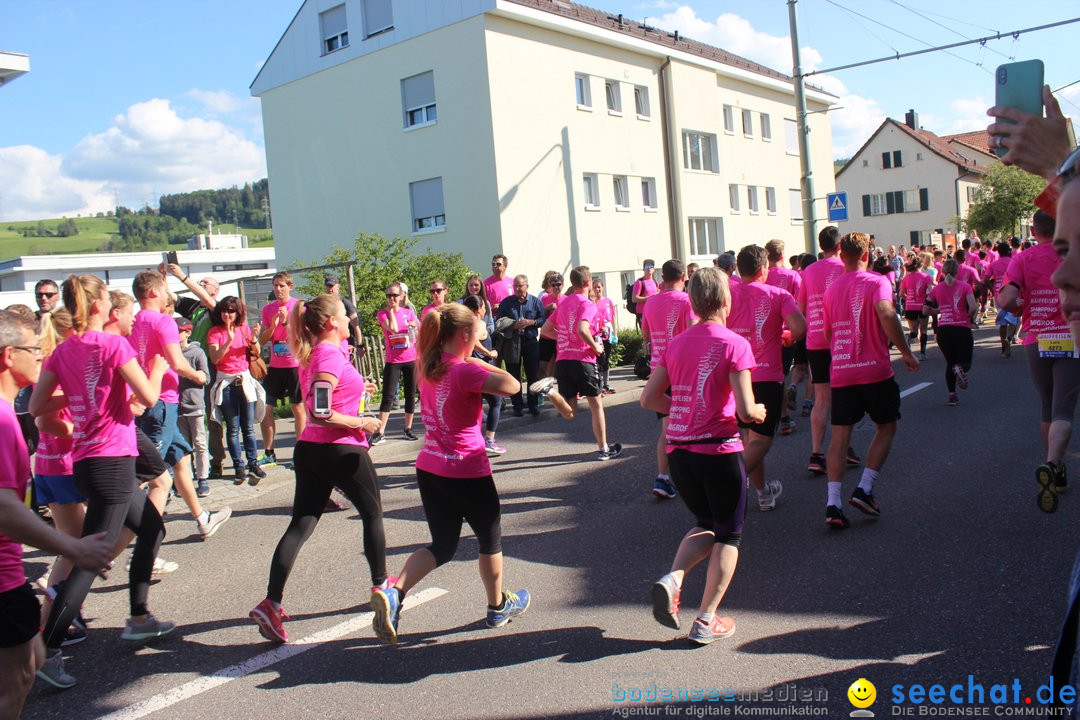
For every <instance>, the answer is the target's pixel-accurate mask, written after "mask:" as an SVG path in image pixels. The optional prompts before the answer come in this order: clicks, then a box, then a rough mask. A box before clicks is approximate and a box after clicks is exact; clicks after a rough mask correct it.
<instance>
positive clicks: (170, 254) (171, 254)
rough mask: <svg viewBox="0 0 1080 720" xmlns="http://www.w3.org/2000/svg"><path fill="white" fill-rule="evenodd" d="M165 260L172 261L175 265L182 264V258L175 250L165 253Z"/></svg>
mask: <svg viewBox="0 0 1080 720" xmlns="http://www.w3.org/2000/svg"><path fill="white" fill-rule="evenodd" d="M165 262H167V263H171V264H173V265H179V264H180V260H179V259H178V258H177V257H176V251H175V250H170V251H169V252H167V253H165Z"/></svg>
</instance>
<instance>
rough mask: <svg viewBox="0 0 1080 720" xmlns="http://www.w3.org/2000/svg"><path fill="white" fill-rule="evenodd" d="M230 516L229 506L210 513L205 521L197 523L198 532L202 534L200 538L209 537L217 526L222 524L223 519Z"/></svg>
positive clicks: (205, 538) (230, 509)
mask: <svg viewBox="0 0 1080 720" xmlns="http://www.w3.org/2000/svg"><path fill="white" fill-rule="evenodd" d="M230 517H232V508H231V507H223V508H221V509H220V510H218V511H217V512H212V513H210V517H208V518H207V519H206V522H205V523H198V525H199V534H200V535H202V539H203V540H208V539H210V537H211V536H212V535H213V534H214V533H216V532H217V531H218V528H219V527H221V526H222V525H224V524H225V521H226V520H228V519H229V518H230Z"/></svg>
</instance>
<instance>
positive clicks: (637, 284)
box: [630, 277, 660, 315]
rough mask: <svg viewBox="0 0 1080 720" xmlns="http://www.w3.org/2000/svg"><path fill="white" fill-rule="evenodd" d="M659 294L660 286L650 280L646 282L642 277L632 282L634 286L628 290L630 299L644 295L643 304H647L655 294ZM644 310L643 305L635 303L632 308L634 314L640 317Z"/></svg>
mask: <svg viewBox="0 0 1080 720" xmlns="http://www.w3.org/2000/svg"><path fill="white" fill-rule="evenodd" d="M658 292H660V286H659V285H657V284H656V281H655V280H653V279H652V278H649V279H648V280H646V279H645V278H644V277H640V278H638V279H637V280H635V281H634V286H633V287H632V288H631V289H630V295H631V297H639V296H642V295H644V296H645V302H648V300H649V298H651V297H652V296H653V295H655V294H656V293H658ZM644 310H645V303H637V305H636V306H635V307H634V312H635V313H636V314H638V315H640V314H641V313H642V312H644Z"/></svg>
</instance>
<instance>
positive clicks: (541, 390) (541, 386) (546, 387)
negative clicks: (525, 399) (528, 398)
mask: <svg viewBox="0 0 1080 720" xmlns="http://www.w3.org/2000/svg"><path fill="white" fill-rule="evenodd" d="M553 387H555V378H553V377H546V378H540V379H539V380H537V381H536V382H534V383H533V384H532V385H530V386H529V392H531V393H532V394H533V395H541V396H546V395H547V394H548V393H549V392H551V389H552V388H553Z"/></svg>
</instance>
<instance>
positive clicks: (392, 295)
mask: <svg viewBox="0 0 1080 720" xmlns="http://www.w3.org/2000/svg"><path fill="white" fill-rule="evenodd" d="M386 297H388V298H396V297H401V295H399V294H398V293H386Z"/></svg>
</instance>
